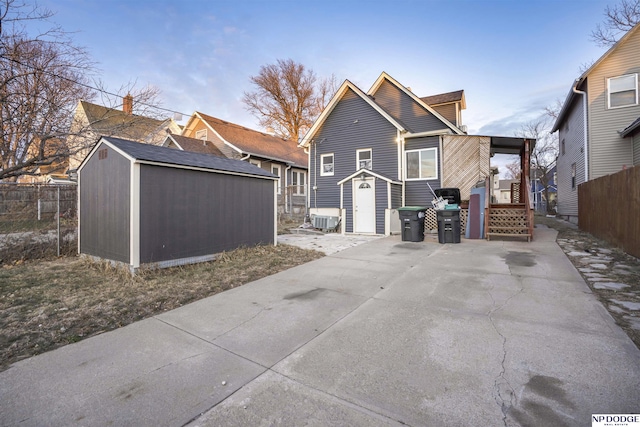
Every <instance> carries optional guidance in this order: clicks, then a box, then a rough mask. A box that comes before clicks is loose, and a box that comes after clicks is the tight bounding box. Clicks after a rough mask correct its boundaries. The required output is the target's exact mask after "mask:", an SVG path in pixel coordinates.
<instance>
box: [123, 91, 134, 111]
mask: <svg viewBox="0 0 640 427" xmlns="http://www.w3.org/2000/svg"><path fill="white" fill-rule="evenodd" d="M122 111H124V112H125V113H127V114H129V115H131V114H133V96H131V94H130V93H128V94H127V96H125V97H124V98H123V99H122Z"/></svg>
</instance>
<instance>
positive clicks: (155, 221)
mask: <svg viewBox="0 0 640 427" xmlns="http://www.w3.org/2000/svg"><path fill="white" fill-rule="evenodd" d="M273 189H274V185H273V181H272V180H270V179H256V178H250V177H243V176H235V175H227V174H218V173H209V172H201V171H194V170H187V169H174V168H167V167H162V166H151V165H141V169H140V262H141V263H151V262H158V261H165V260H172V259H180V258H188V257H195V256H202V255H209V254H215V253H219V252H222V251H226V250H231V249H234V248H237V247H238V246H242V245H246V246H252V245H255V244H259V243H264V244H273V243H274V242H273V238H274V230H273V227H274V206H273V204H274V195H273ZM249 213H250V214H249Z"/></svg>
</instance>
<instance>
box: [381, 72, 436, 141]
mask: <svg viewBox="0 0 640 427" xmlns="http://www.w3.org/2000/svg"><path fill="white" fill-rule="evenodd" d="M374 97H375V100H376V103H377V104H379V105H381V106H382V107H383V108H384V109H385V110H386V111H387V112H389V114H391V115H392V116H393V117H395V118H397V119H399V120H400V121H401V122H402V123H403V124H405V125H406V126H408V127H409V129H410V130H411V131H412V132H414V133H417V132H427V131H432V130H439V129H445V128H448V126H447V125H445V124H444V123H443V122H442V121H441V120H440V119H439V118H437V117H436V116H434V115H433V114H432V113H431V112H429V111H427V110H426V109H424V108H423V107H421V106H420V105H419V104H418V103H416V102H415V101H414V100H413V99H412V98H411V97H409V96H408V95H407V94H405V93H404V92H402V91H401V90H400V89H398V88H397V87H396V86H394V85H392V84H391V83H389V82H388V81H386V80H385V81H384V82H383V83H382V84H381V85H380V87H379V88H378V90H377V91H376V92H375V94H374Z"/></svg>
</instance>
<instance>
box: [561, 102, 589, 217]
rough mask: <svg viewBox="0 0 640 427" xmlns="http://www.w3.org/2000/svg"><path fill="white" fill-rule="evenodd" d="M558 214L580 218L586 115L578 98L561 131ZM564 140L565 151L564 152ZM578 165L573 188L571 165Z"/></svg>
mask: <svg viewBox="0 0 640 427" xmlns="http://www.w3.org/2000/svg"><path fill="white" fill-rule="evenodd" d="M558 138H559V144H560V147H559V152H558V161H557V167H558V169H557V174H558V183H557V184H558V202H557V203H558V204H557V210H558V214H559V215H561V216H563V217H577V216H578V185H579V184H581V183H583V182H584V181H585V180H584V151H583V150H584V148H583V147H584V113H583V101H582V97H581V96H578V97H576V100H575V101H574V103H573V105H572V106H571V107H570V110H569V113H568V114H567V116H566V119H565V121H564V122H563V123H562V125H561V126H560V129H559V135H558ZM563 140H564V147H565V151H564V154H563V152H562V141H563ZM573 163H575V164H576V186H575V188H572V186H571V165H572V164H573Z"/></svg>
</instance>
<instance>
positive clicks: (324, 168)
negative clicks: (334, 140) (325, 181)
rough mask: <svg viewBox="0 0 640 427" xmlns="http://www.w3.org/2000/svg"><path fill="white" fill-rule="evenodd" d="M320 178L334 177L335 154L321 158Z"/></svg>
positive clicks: (324, 155)
mask: <svg viewBox="0 0 640 427" xmlns="http://www.w3.org/2000/svg"><path fill="white" fill-rule="evenodd" d="M320 176H333V153H331V154H323V155H321V156H320Z"/></svg>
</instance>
